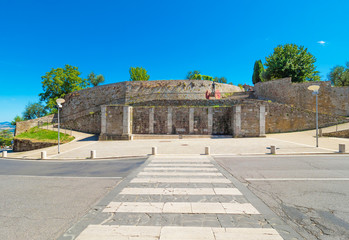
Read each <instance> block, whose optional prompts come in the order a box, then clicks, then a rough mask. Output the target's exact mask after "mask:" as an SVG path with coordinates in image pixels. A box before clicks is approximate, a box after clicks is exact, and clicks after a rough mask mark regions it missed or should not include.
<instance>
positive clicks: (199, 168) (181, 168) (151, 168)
mask: <svg viewBox="0 0 349 240" xmlns="http://www.w3.org/2000/svg"><path fill="white" fill-rule="evenodd" d="M150 170H163V171H169V170H171V171H173V170H176V171H179V170H187V171H211V172H217V171H218V170H217V169H216V168H201V167H197V168H195V167H145V168H144V171H150Z"/></svg>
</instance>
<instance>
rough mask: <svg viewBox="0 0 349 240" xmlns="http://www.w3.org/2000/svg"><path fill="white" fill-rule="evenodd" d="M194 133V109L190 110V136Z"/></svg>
mask: <svg viewBox="0 0 349 240" xmlns="http://www.w3.org/2000/svg"><path fill="white" fill-rule="evenodd" d="M193 133H194V108H189V134H193Z"/></svg>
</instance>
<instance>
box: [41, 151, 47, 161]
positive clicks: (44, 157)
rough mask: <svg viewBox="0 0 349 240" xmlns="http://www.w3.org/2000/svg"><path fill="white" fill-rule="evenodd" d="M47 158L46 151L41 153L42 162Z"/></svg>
mask: <svg viewBox="0 0 349 240" xmlns="http://www.w3.org/2000/svg"><path fill="white" fill-rule="evenodd" d="M46 158H47V155H46V151H42V152H41V160H44V159H46Z"/></svg>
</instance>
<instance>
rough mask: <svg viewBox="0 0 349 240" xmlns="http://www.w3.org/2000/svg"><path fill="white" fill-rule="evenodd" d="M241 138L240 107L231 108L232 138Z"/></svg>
mask: <svg viewBox="0 0 349 240" xmlns="http://www.w3.org/2000/svg"><path fill="white" fill-rule="evenodd" d="M240 136H241V105H236V106H234V107H233V137H240Z"/></svg>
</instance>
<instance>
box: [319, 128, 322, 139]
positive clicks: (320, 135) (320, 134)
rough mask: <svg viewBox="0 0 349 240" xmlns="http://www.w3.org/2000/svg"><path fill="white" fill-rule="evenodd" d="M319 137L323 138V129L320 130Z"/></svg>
mask: <svg viewBox="0 0 349 240" xmlns="http://www.w3.org/2000/svg"><path fill="white" fill-rule="evenodd" d="M319 137H322V128H321V129H319Z"/></svg>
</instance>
